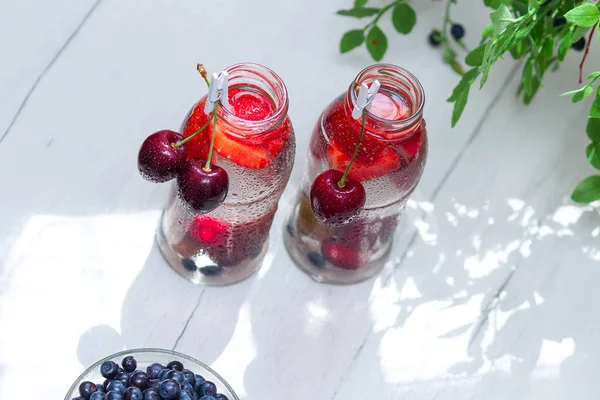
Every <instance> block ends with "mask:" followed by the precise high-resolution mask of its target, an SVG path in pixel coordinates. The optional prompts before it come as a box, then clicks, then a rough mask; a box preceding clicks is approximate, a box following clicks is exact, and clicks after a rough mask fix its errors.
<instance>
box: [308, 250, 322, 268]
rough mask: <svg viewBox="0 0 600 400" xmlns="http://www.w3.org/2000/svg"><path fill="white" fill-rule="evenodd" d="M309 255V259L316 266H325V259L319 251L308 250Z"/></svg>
mask: <svg viewBox="0 0 600 400" xmlns="http://www.w3.org/2000/svg"><path fill="white" fill-rule="evenodd" d="M307 257H308V261H310V263H311V264H312V265H314V266H315V267H317V268H323V267H324V266H325V259H324V258H323V256H322V255H321V254H319V253H317V252H316V251H310V252H308V254H307Z"/></svg>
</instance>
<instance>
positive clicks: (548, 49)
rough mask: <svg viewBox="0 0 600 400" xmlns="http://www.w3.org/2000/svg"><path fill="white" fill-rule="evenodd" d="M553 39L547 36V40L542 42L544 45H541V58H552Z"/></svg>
mask: <svg viewBox="0 0 600 400" xmlns="http://www.w3.org/2000/svg"><path fill="white" fill-rule="evenodd" d="M554 44H555V43H554V38H553V37H551V36H549V37H548V38H546V40H545V41H544V44H543V45H542V53H541V54H542V56H543V57H544V58H545V59H546V60H549V59H551V58H552V55H553V54H554Z"/></svg>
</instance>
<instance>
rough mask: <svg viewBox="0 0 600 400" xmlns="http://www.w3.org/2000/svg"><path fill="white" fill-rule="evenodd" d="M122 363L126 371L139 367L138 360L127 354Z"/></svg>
mask: <svg viewBox="0 0 600 400" xmlns="http://www.w3.org/2000/svg"><path fill="white" fill-rule="evenodd" d="M121 365H122V366H123V369H124V370H125V372H133V371H135V369H136V368H137V361H135V358H133V356H127V357H125V358H124V359H123V361H121Z"/></svg>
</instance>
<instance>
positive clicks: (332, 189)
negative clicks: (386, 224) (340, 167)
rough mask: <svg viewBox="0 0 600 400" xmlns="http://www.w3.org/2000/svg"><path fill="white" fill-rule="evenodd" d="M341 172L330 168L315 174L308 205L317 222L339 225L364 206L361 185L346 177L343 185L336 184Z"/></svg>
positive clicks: (364, 194)
mask: <svg viewBox="0 0 600 400" xmlns="http://www.w3.org/2000/svg"><path fill="white" fill-rule="evenodd" d="M342 176H343V174H342V173H341V172H340V171H336V170H333V169H330V170H328V171H325V172H323V173H321V174H320V175H319V176H317V179H315V181H314V182H313V185H312V187H311V189H310V205H311V207H312V210H313V213H314V214H315V217H316V218H317V220H319V222H321V223H323V224H325V225H329V226H340V225H344V224H346V223H348V222H350V221H351V220H352V219H353V218H354V217H355V216H356V215H357V214H358V213H359V212H360V210H361V209H362V208H363V207H364V205H365V199H366V192H365V188H364V187H363V185H362V184H361V183H360V182H358V181H356V180H354V179H352V178H350V177H348V178H346V182H345V184H344V186H343V187H340V186H339V185H338V182H339V181H340V180H341V179H342Z"/></svg>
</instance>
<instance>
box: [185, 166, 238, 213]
mask: <svg viewBox="0 0 600 400" xmlns="http://www.w3.org/2000/svg"><path fill="white" fill-rule="evenodd" d="M206 165H207V163H206V161H204V160H200V159H196V160H190V161H188V162H187V163H186V165H185V166H184V167H183V169H182V170H181V171H180V172H179V174H178V175H177V187H178V191H179V195H180V196H181V198H182V199H183V200H185V201H186V202H187V203H188V204H189V205H190V207H191V208H192V209H193V210H194V211H196V212H198V213H208V212H210V211H212V210H214V209H215V208H217V207H218V206H219V205H221V203H223V201H224V200H225V197H226V196H227V190H228V189H229V177H228V176H227V172H226V171H225V170H224V169H223V168H221V167H217V166H216V165H212V164H209V168H207V167H206Z"/></svg>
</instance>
